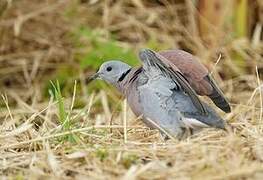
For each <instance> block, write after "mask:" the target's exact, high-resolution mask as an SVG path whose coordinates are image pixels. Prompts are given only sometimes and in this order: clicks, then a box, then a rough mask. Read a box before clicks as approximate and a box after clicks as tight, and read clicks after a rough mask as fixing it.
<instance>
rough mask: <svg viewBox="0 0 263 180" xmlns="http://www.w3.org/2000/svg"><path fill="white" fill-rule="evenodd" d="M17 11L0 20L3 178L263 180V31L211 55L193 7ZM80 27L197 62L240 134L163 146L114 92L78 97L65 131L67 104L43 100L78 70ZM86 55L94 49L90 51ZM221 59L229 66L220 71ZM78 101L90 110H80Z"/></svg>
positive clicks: (53, 0)
mask: <svg viewBox="0 0 263 180" xmlns="http://www.w3.org/2000/svg"><path fill="white" fill-rule="evenodd" d="M8 2H9V3H10V4H9V8H8V9H6V10H5V12H4V13H3V14H2V15H1V12H0V15H1V19H0V41H1V46H0V84H1V89H2V91H1V93H2V94H3V95H2V96H1V98H2V106H1V111H0V175H1V176H2V177H3V178H5V177H9V178H11V179H50V178H52V179H58V178H61V179H73V178H74V179H87V178H92V179H137V178H139V179H175V178H177V179H204V178H205V179H262V178H263V162H262V161H263V139H262V113H263V112H262V94H261V91H262V90H261V89H262V84H261V82H260V78H259V77H260V74H262V62H261V61H262V48H263V45H262V41H261V40H260V33H261V32H260V27H259V28H258V29H257V30H255V33H254V34H253V37H252V41H251V42H250V41H248V40H247V39H245V38H244V39H231V38H228V36H229V35H228V32H223V33H225V35H226V36H225V37H226V38H224V39H221V40H220V41H219V42H218V44H217V45H215V46H214V47H211V48H206V45H204V43H202V40H201V39H200V38H199V36H198V34H196V33H197V32H196V29H195V27H194V24H195V21H194V18H193V17H194V15H193V14H192V13H193V11H192V10H193V9H192V8H193V7H192V6H191V3H189V2H190V1H187V2H188V3H186V4H181V3H177V4H174V5H173V4H171V3H168V1H165V3H164V4H165V5H157V4H156V3H149V2H148V3H145V4H143V3H142V1H141V0H132V1H117V2H116V3H110V2H109V1H96V0H95V1H88V2H85V1H83V3H81V4H78V3H76V2H77V1H58V0H48V1H41V2H38V3H33V1H32V3H30V4H29V3H28V0H20V1H15V0H13V1H8ZM34 2H35V1H34ZM182 2H183V1H182ZM0 5H1V3H0ZM0 9H1V8H0ZM65 14H67V15H65ZM80 25H89V26H90V27H92V28H93V29H98V30H100V31H103V32H104V38H105V39H107V38H108V36H109V35H110V34H111V33H113V34H114V35H115V36H116V37H117V40H118V41H119V44H121V45H122V46H125V47H126V46H129V47H134V49H138V48H140V47H143V46H147V44H150V45H152V44H154V46H155V45H156V44H159V46H158V47H161V48H168V47H174V48H176V47H180V48H184V49H187V50H189V51H191V52H193V53H195V54H197V55H198V56H199V57H200V58H201V60H202V62H204V63H205V64H206V65H207V66H208V67H210V69H211V70H213V75H214V76H215V77H216V79H217V80H218V82H219V84H220V86H221V87H222V88H223V89H224V92H225V93H226V96H227V97H228V98H229V99H230V100H231V104H232V107H233V111H232V112H231V113H230V114H223V113H221V115H222V117H224V118H225V119H226V121H228V122H229V123H230V124H231V125H233V126H234V132H233V133H226V132H223V131H220V130H214V129H208V130H204V131H202V132H201V133H200V134H197V135H195V136H193V137H190V138H188V139H187V140H184V141H176V140H169V141H166V142H164V141H162V139H161V138H160V136H159V134H158V132H157V131H155V130H150V129H148V128H147V127H146V126H145V125H143V124H142V123H141V121H140V120H139V119H136V118H135V117H133V115H132V113H131V112H130V110H127V107H126V106H127V105H126V103H125V102H123V101H122V100H119V99H118V98H117V97H116V93H115V92H108V91H105V90H102V91H100V92H98V93H94V94H86V93H76V91H74V92H73V91H72V92H69V94H71V95H70V96H67V97H65V98H64V99H63V102H64V103H65V110H66V112H67V117H66V119H67V120H68V121H69V122H70V128H68V129H65V128H64V125H63V124H61V121H60V119H59V112H58V103H59V102H58V101H57V100H56V99H55V97H53V96H51V97H50V98H49V99H47V98H44V95H43V86H44V85H43V83H42V81H43V80H45V79H50V78H51V77H52V76H48V75H49V74H51V73H52V72H53V71H56V70H57V69H59V68H60V67H61V66H63V65H70V66H73V67H75V66H78V64H77V62H76V61H75V60H74V57H75V54H77V53H80V52H81V51H83V49H79V48H78V47H75V46H74V43H73V42H72V39H71V37H70V36H69V34H68V33H69V32H71V31H72V30H74V29H75V27H78V26H80ZM212 28H214V27H212ZM149 41H151V42H155V43H149ZM145 44H146V45H145ZM158 47H156V48H158ZM84 50H89V44H88V43H87V49H84ZM233 51H235V52H239V54H240V55H241V56H242V58H244V59H245V60H246V62H245V66H246V67H247V68H246V69H245V70H243V71H242V70H240V68H238V67H237V65H236V64H235V62H234V61H233V59H232V56H231V53H232V52H233ZM218 53H221V54H222V58H221V60H220V61H219V62H216V59H217V57H218ZM215 63H216V64H217V65H216V67H214V64H215ZM220 75H222V76H220ZM80 76H83V74H82V72H81V71H80ZM221 77H224V81H222V78H221ZM73 86H74V84H72V87H73ZM85 88H86V87H85V86H84V85H82V86H81V90H80V91H81V92H86V89H85ZM73 89H74V88H73ZM79 99H81V100H82V101H83V102H84V104H85V106H84V107H81V108H78V107H77V106H76V103H77V102H76V101H78V100H79ZM112 101H114V102H116V103H114V104H112ZM69 137H71V140H69ZM72 137H73V139H72Z"/></svg>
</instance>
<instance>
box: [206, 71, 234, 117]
mask: <svg viewBox="0 0 263 180" xmlns="http://www.w3.org/2000/svg"><path fill="white" fill-rule="evenodd" d="M207 77H208V80H209V81H210V84H211V85H212V87H213V92H212V94H210V95H209V97H210V99H211V100H212V101H213V102H214V103H215V105H216V106H217V107H219V108H220V109H222V110H223V111H224V112H226V113H229V112H231V107H230V105H229V103H228V101H227V100H226V98H225V97H224V95H223V93H222V91H221V90H220V89H219V88H218V87H217V85H216V84H215V83H214V81H213V79H212V78H211V77H209V76H207Z"/></svg>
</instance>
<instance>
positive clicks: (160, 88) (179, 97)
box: [98, 49, 225, 138]
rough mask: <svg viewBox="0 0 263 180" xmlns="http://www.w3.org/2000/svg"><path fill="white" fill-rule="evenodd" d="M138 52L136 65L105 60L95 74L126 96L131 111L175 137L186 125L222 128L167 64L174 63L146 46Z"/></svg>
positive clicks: (217, 118)
mask: <svg viewBox="0 0 263 180" xmlns="http://www.w3.org/2000/svg"><path fill="white" fill-rule="evenodd" d="M139 56H140V59H141V61H142V64H143V66H142V67H140V68H131V67H130V66H128V65H125V63H123V62H120V61H109V62H106V63H104V64H103V65H102V66H101V68H100V70H99V71H98V74H99V78H101V79H104V80H106V81H107V82H109V83H111V84H113V85H114V86H115V87H116V88H117V89H118V90H119V91H121V92H122V93H123V95H124V96H126V98H127V101H128V103H129V105H130V107H131V109H132V111H133V112H134V113H135V114H136V115H137V116H140V115H142V116H143V120H144V122H145V123H146V124H147V125H148V126H151V127H156V126H155V125H153V124H152V123H151V121H153V122H154V123H156V124H158V126H159V127H161V128H162V129H164V130H165V131H167V132H168V133H169V134H171V135H173V136H176V137H178V138H181V137H183V135H184V134H185V131H186V130H187V129H199V128H204V127H215V128H220V129H225V124H224V121H223V120H222V119H221V118H220V117H219V116H218V115H217V114H216V112H215V111H214V110H213V109H212V108H211V107H210V106H208V105H207V104H205V103H204V102H202V101H201V100H200V99H199V98H198V97H197V96H196V94H195V91H193V90H192V88H191V86H190V85H189V84H188V82H187V81H186V80H185V79H184V76H183V75H182V74H181V73H180V71H179V70H178V71H177V72H175V70H174V69H175V68H176V67H173V68H171V67H170V66H174V65H170V64H169V63H168V64H166V62H165V61H166V60H165V59H164V58H163V59H162V57H159V56H158V55H157V54H156V53H155V52H154V51H151V50H148V49H146V50H142V51H141V53H140V55H139ZM109 67H110V68H109ZM107 69H108V70H109V69H111V70H110V71H107ZM149 119H150V120H151V121H149Z"/></svg>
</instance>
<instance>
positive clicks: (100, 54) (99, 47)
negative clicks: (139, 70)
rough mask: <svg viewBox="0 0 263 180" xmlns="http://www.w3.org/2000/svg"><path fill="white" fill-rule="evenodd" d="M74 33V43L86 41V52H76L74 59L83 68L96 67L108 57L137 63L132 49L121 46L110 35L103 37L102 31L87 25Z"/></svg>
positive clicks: (133, 63)
mask: <svg viewBox="0 0 263 180" xmlns="http://www.w3.org/2000/svg"><path fill="white" fill-rule="evenodd" d="M74 35H75V36H76V37H77V38H75V39H76V40H77V42H75V44H79V43H80V39H84V40H86V41H87V42H88V47H87V52H85V53H84V54H76V59H77V60H78V61H79V62H80V65H81V68H83V69H84V68H92V69H98V68H99V67H100V65H101V64H102V63H103V62H105V61H108V60H110V59H116V60H122V61H124V62H126V63H128V64H130V65H136V64H138V61H137V56H136V54H135V53H134V51H133V50H132V49H131V48H128V47H121V45H119V44H118V42H117V41H116V40H115V39H114V38H113V36H112V35H111V36H110V38H108V39H104V38H103V37H104V36H103V33H101V32H100V31H96V30H91V29H90V28H88V27H80V28H79V29H77V30H76V31H75V32H74ZM81 47H83V45H81ZM84 49H85V45H84Z"/></svg>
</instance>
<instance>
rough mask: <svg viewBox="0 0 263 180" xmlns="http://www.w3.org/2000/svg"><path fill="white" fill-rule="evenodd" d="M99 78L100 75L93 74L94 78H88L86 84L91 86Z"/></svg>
mask: <svg viewBox="0 0 263 180" xmlns="http://www.w3.org/2000/svg"><path fill="white" fill-rule="evenodd" d="M98 77H99V73H95V74H93V75H92V76H90V77H88V78H87V79H86V80H85V83H86V84H89V83H90V82H91V81H93V80H95V79H97V78H98Z"/></svg>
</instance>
